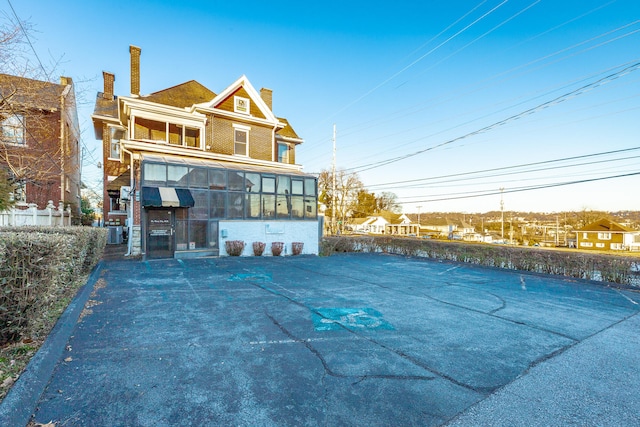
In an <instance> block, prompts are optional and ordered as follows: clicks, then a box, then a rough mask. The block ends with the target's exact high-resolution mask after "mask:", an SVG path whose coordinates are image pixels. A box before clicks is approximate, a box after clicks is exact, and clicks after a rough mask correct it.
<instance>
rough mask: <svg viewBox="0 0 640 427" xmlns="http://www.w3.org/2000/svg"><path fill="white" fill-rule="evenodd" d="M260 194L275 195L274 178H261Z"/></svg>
mask: <svg viewBox="0 0 640 427" xmlns="http://www.w3.org/2000/svg"><path fill="white" fill-rule="evenodd" d="M262 192H263V193H275V192H276V178H275V177H274V176H263V177H262Z"/></svg>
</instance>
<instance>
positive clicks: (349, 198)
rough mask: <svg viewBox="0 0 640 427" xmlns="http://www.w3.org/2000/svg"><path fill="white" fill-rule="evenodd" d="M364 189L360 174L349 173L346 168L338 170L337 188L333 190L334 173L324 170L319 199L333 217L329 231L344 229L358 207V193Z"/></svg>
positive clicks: (321, 175)
mask: <svg viewBox="0 0 640 427" xmlns="http://www.w3.org/2000/svg"><path fill="white" fill-rule="evenodd" d="M363 190H364V185H363V184H362V181H360V178H359V177H358V174H356V173H347V172H345V171H344V170H342V169H341V170H338V171H336V188H335V194H334V191H333V174H332V173H331V171H328V170H323V171H322V172H320V176H319V177H318V192H319V194H320V197H319V201H320V202H321V203H324V204H325V206H326V207H327V210H326V212H325V215H326V216H327V217H329V218H331V221H328V224H327V225H328V227H329V231H330V232H331V233H333V234H337V233H338V232H341V231H342V230H343V229H344V225H345V224H346V222H347V221H348V219H349V218H350V217H351V215H352V214H353V212H354V211H355V210H356V209H357V205H358V193H359V192H361V191H363Z"/></svg>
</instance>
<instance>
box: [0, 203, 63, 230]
mask: <svg viewBox="0 0 640 427" xmlns="http://www.w3.org/2000/svg"><path fill="white" fill-rule="evenodd" d="M27 225H32V226H33V225H39V226H45V227H46V226H49V227H52V226H62V227H64V226H70V225H71V208H70V207H69V206H67V208H66V209H65V208H64V205H63V203H62V202H60V203H59V204H58V207H55V206H54V205H53V202H52V201H51V200H50V201H49V203H48V204H47V207H46V208H44V209H38V205H36V204H35V203H29V204H27V205H22V206H15V207H13V208H11V209H9V210H6V211H2V212H0V226H13V227H20V226H27Z"/></svg>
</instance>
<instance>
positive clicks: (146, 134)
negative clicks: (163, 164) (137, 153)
mask: <svg viewBox="0 0 640 427" xmlns="http://www.w3.org/2000/svg"><path fill="white" fill-rule="evenodd" d="M135 137H136V139H150V140H152V141H160V142H167V123H166V122H157V121H155V120H148V119H143V118H141V117H136V118H135Z"/></svg>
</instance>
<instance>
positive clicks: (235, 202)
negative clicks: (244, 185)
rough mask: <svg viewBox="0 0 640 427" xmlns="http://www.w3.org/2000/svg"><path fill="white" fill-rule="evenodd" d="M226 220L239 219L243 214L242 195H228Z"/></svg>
mask: <svg viewBox="0 0 640 427" xmlns="http://www.w3.org/2000/svg"><path fill="white" fill-rule="evenodd" d="M228 201H229V203H228V205H227V218H232V219H241V218H243V214H244V193H229V195H228Z"/></svg>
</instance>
